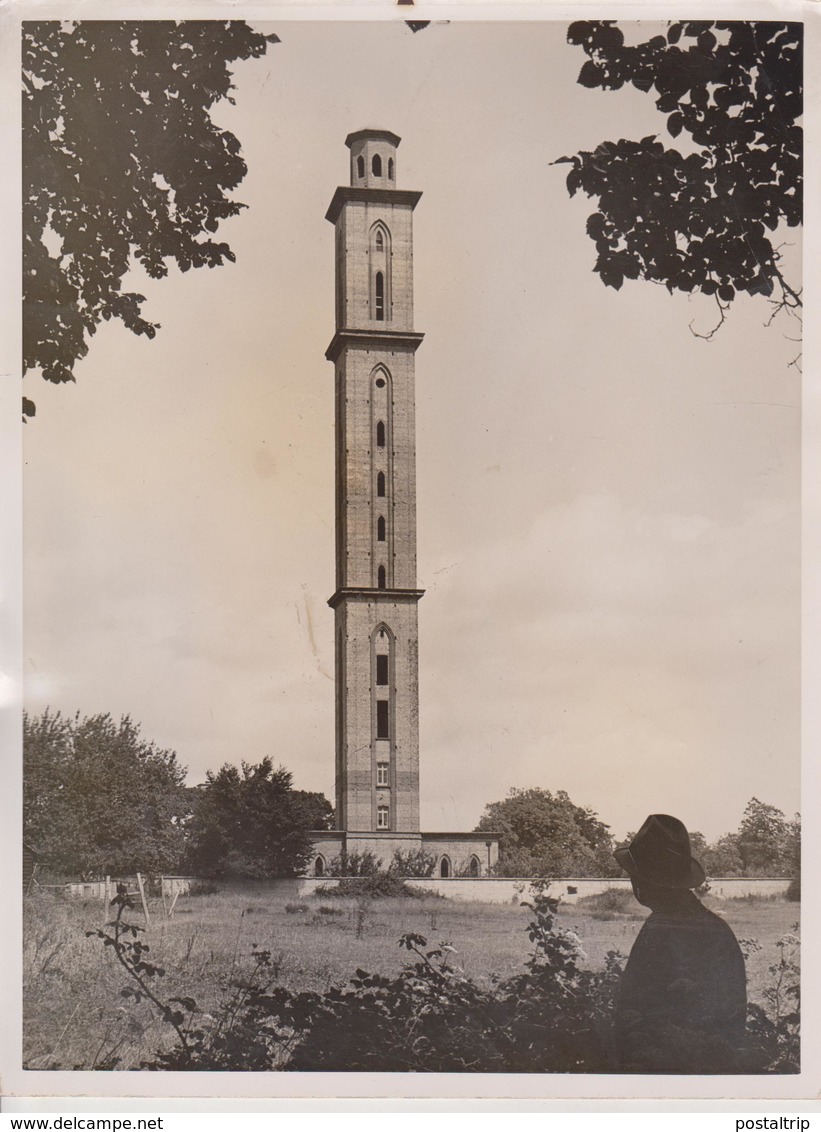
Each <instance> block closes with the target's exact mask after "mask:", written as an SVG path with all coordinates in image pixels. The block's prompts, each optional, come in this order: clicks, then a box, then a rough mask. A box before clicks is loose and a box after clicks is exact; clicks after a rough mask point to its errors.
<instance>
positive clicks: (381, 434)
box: [376, 421, 385, 448]
mask: <svg viewBox="0 0 821 1132" xmlns="http://www.w3.org/2000/svg"><path fill="white" fill-rule="evenodd" d="M376 447H377V448H384V447H385V422H384V421H377V422H376Z"/></svg>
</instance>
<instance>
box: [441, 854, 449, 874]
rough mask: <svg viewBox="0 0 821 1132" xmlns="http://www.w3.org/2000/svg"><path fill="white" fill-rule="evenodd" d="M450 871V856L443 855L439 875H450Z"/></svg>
mask: <svg viewBox="0 0 821 1132" xmlns="http://www.w3.org/2000/svg"><path fill="white" fill-rule="evenodd" d="M450 872H451V869H450V857H443V858H442V860H441V861H440V862H439V876H440V877H449V876H450Z"/></svg>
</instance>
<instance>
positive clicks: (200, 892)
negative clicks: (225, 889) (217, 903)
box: [185, 880, 220, 896]
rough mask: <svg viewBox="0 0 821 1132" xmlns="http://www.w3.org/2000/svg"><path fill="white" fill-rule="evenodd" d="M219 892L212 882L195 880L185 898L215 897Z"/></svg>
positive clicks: (216, 885) (217, 886)
mask: <svg viewBox="0 0 821 1132" xmlns="http://www.w3.org/2000/svg"><path fill="white" fill-rule="evenodd" d="M219 891H220V888H219V885H218V884H214V882H213V881H212V880H195V881H193V882H192V884H191V887H190V888H189V889H188V892H186V893H185V895H186V896H216V894H217V893H218V892H219Z"/></svg>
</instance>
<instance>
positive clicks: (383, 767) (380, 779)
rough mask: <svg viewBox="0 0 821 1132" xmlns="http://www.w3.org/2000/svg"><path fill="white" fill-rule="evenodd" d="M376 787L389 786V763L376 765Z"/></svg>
mask: <svg viewBox="0 0 821 1132" xmlns="http://www.w3.org/2000/svg"><path fill="white" fill-rule="evenodd" d="M376 785H377V786H387V785H388V764H387V763H377V764H376Z"/></svg>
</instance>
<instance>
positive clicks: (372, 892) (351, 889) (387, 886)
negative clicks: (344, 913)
mask: <svg viewBox="0 0 821 1132" xmlns="http://www.w3.org/2000/svg"><path fill="white" fill-rule="evenodd" d="M314 892H315V895H316V896H338V897H341V898H342V899H353V900H379V899H382V898H384V897H396V896H405V897H410V898H411V899H420V898H421V897H425V896H431V895H436V894H435V893H430V892H427V891H426V890H424V889H420V888H414V887H413V886H412V885H409V884H405V882H404V881H403V880H402V878H401V877H399V876H397V875H396V874H395V873H385V872H375V873H372V874H371V875H370V876H357V877H341V878H340V880H339V882H338V883H337V884H335V885H330V884H321V885H320V886H319V887H318V888H316V889H315V890H314Z"/></svg>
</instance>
